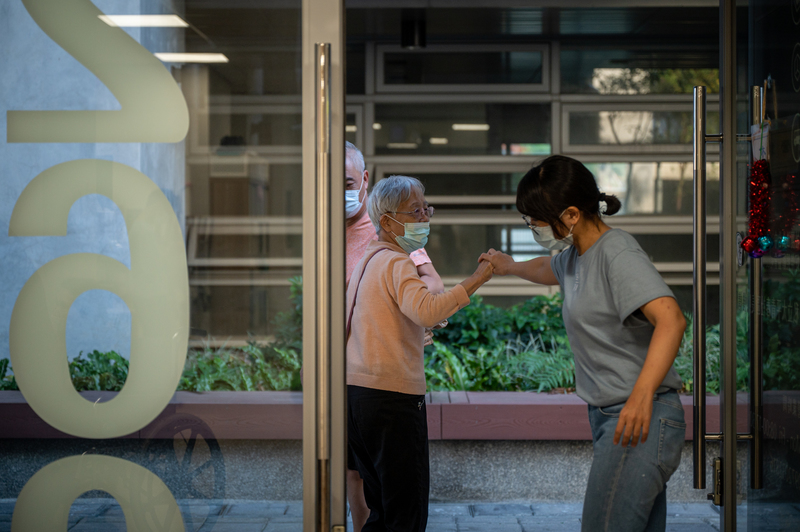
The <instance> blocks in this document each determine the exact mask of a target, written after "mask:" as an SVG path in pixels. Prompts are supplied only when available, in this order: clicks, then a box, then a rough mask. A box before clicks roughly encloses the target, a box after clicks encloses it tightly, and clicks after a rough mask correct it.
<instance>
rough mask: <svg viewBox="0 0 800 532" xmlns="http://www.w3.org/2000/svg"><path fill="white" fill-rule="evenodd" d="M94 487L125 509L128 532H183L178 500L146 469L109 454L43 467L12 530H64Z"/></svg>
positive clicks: (24, 491) (22, 498) (20, 502)
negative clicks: (72, 510)
mask: <svg viewBox="0 0 800 532" xmlns="http://www.w3.org/2000/svg"><path fill="white" fill-rule="evenodd" d="M90 490H103V491H106V492H108V493H109V494H111V496H113V497H114V498H115V499H116V500H117V502H118V503H119V505H120V506H121V507H122V513H123V515H124V516H125V525H126V527H127V529H128V531H129V532H156V531H158V532H183V531H184V524H183V517H181V512H180V509H179V508H178V503H177V502H176V501H175V497H173V496H172V493H170V491H169V489H168V488H167V486H166V485H164V483H163V482H162V481H161V479H159V478H158V477H157V476H156V475H154V474H153V473H151V472H150V471H148V470H147V469H145V468H144V467H142V466H140V465H137V464H134V463H133V462H129V461H127V460H122V459H120V458H114V457H111V456H99V455H91V454H89V455H80V456H70V457H69V458H62V459H61V460H57V461H55V462H53V463H52V464H49V465H47V466H45V467H43V468H42V469H41V470H39V471H38V472H37V473H36V474H35V475H33V476H32V477H31V479H30V480H29V481H28V482H27V484H25V487H24V488H22V491H21V492H20V494H19V497H17V503H16V505H15V507H14V515H13V517H12V518H11V532H31V531H36V532H63V531H64V530H66V529H67V528H68V520H69V509H70V507H71V506H72V502H73V501H74V500H75V499H76V498H77V497H78V496H80V495H81V494H82V493H85V492H87V491H90Z"/></svg>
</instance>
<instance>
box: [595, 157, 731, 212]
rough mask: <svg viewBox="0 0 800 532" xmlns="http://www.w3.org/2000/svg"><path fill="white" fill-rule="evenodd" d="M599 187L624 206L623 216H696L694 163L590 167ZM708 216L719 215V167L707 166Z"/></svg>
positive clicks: (709, 164)
mask: <svg viewBox="0 0 800 532" xmlns="http://www.w3.org/2000/svg"><path fill="white" fill-rule="evenodd" d="M586 167H587V168H588V169H589V170H590V171H591V172H592V173H593V174H594V176H595V179H596V180H597V186H598V187H599V188H600V190H602V191H603V192H605V193H607V194H613V195H615V196H617V198H618V199H619V200H620V202H621V203H622V208H621V209H620V212H619V214H621V215H624V214H664V215H677V214H683V215H687V216H690V215H691V214H692V201H693V198H694V190H693V188H692V187H693V181H692V163H691V162H680V163H679V162H640V163H586ZM706 177H707V183H706V189H707V190H706V194H707V209H708V210H707V212H708V214H709V215H712V214H717V213H719V163H716V162H712V163H707V168H706Z"/></svg>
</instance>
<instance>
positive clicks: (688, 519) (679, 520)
mask: <svg viewBox="0 0 800 532" xmlns="http://www.w3.org/2000/svg"><path fill="white" fill-rule="evenodd" d="M178 502H179V506H180V509H181V514H182V516H183V522H184V526H185V528H186V530H187V531H189V532H197V531H199V532H209V531H212V530H213V531H215V532H301V531H302V504H301V503H300V502H296V501H290V502H280V501H263V502H252V501H196V500H181V501H178ZM14 503H15V501H14V500H13V499H12V500H10V499H5V500H0V532H8V531H10V530H11V516H12V513H13V511H14ZM42 510H45V511H46V509H44V508H43V509H42ZM668 511H669V516H668V518H667V530H668V531H669V532H712V531H718V530H719V527H718V523H719V514H718V513H717V512H716V511H715V510H714V509H713V508H712V507H711V506H710V505H709V504H699V503H697V504H671V505H670V506H669V510H668ZM580 517H581V504H580V503H550V502H532V503H525V504H520V503H496V504H485V503H476V504H464V503H461V504H431V506H430V518H429V520H428V529H427V532H483V531H491V532H529V531H536V532H579V531H580V528H581V524H580ZM142 519H143V521H141V522H140V523H139V524H140V525H141V526H140V529H141V530H157V529H164V530H166V528H163V527H160V526H158V523H163V521H164V516H163V515H159V512H158V511H155V512H153V514H149V515H145V516H144V517H143V518H142ZM68 530H69V531H70V532H122V531H125V530H127V529H126V525H125V517H124V516H123V514H122V509H121V508H120V506H119V504H117V503H116V501H114V500H113V499H79V500H78V501H76V502H75V503H74V504H73V505H72V508H71V511H70V516H69V525H68ZM348 530H351V528H350V527H348ZM15 532H17V531H15ZM20 532H40V531H38V530H31V531H27V530H25V531H20Z"/></svg>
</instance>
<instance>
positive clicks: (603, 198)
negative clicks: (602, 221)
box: [598, 192, 622, 216]
mask: <svg viewBox="0 0 800 532" xmlns="http://www.w3.org/2000/svg"><path fill="white" fill-rule="evenodd" d="M598 202H599V203H605V206H604V207H603V206H601V207H600V214H602V215H603V216H611V215H612V214H617V213H618V212H619V210H620V209H621V208H622V203H621V202H620V201H619V199H617V197H616V196H614V195H613V194H612V195H609V194H606V193H605V192H601V193H600V199H599V200H598Z"/></svg>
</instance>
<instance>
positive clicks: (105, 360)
mask: <svg viewBox="0 0 800 532" xmlns="http://www.w3.org/2000/svg"><path fill="white" fill-rule="evenodd" d="M69 376H70V377H72V385H73V386H75V389H76V390H77V391H79V392H83V391H88V390H97V391H107V392H118V391H120V390H121V389H122V386H123V385H124V384H125V379H126V378H127V377H128V361H127V360H126V359H125V358H123V357H122V356H120V355H119V354H118V353H116V352H114V351H109V352H108V353H101V352H100V351H97V350H94V351H92V352H91V353H89V354H88V355H87V356H86V358H85V359H84V358H83V351H81V352H80V353H78V356H77V357H75V358H74V359H72V361H71V362H70V363H69Z"/></svg>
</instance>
